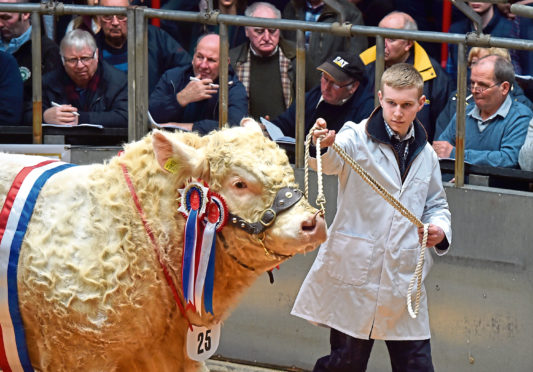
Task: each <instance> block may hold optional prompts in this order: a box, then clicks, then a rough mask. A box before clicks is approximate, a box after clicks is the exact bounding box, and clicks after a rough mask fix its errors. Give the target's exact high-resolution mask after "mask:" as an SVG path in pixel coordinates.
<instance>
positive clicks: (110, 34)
mask: <svg viewBox="0 0 533 372" xmlns="http://www.w3.org/2000/svg"><path fill="white" fill-rule="evenodd" d="M100 5H101V6H124V7H126V6H128V5H129V2H128V0H101V1H100ZM98 20H99V22H100V26H101V27H102V29H101V30H100V32H99V33H98V34H96V43H97V45H98V49H99V51H100V53H101V57H102V59H104V60H106V61H107V62H108V63H110V64H111V65H113V66H114V67H116V68H118V69H119V70H122V71H127V70H128V39H127V37H128V17H126V16H125V15H103V16H98ZM190 62H191V57H190V56H189V54H188V53H187V51H185V50H184V49H183V48H182V46H181V45H180V44H179V43H178V42H177V41H176V40H174V39H173V38H172V36H170V35H169V34H168V33H166V32H165V31H163V30H161V29H160V28H158V27H154V26H151V25H148V92H149V93H151V92H153V90H154V88H155V85H156V84H157V82H158V81H159V79H160V78H161V75H163V73H164V72H165V71H167V70H168V69H170V68H173V67H178V66H181V67H183V66H187V65H188V64H189V63H190Z"/></svg>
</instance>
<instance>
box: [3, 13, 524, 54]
mask: <svg viewBox="0 0 533 372" xmlns="http://www.w3.org/2000/svg"><path fill="white" fill-rule="evenodd" d="M57 4H58V6H57V7H56V8H47V6H46V4H19V3H1V4H0V11H4V12H41V13H45V14H52V13H54V12H55V13H56V14H100V15H102V14H103V15H105V14H121V15H126V9H127V8H126V7H102V6H85V5H63V4H62V3H57ZM513 6H514V5H513ZM526 8H527V7H526ZM54 9H55V10H54ZM144 15H145V17H147V18H161V19H168V20H176V21H187V22H200V23H210V24H213V23H214V22H215V23H217V22H218V23H225V24H227V25H239V26H251V27H269V28H272V27H275V28H279V29H282V30H293V31H294V30H298V29H301V30H304V31H313V32H326V33H335V34H337V35H338V34H346V35H347V36H348V35H352V36H354V35H363V36H378V35H379V36H382V37H384V38H393V39H412V40H415V39H416V40H419V41H425V42H434V43H448V44H459V43H463V42H465V43H466V45H469V46H481V47H501V48H510V49H523V50H533V41H532V40H522V39H511V38H501V37H491V36H489V35H484V34H479V35H477V36H472V35H469V36H467V37H466V38H465V35H464V34H449V33H443V32H436V31H409V30H396V29H390V28H380V27H373V26H354V25H351V27H349V32H348V31H347V30H348V28H347V27H346V25H339V24H338V23H333V24H325V23H319V22H305V21H297V20H290V19H267V18H254V17H245V16H236V15H227V14H218V13H216V12H212V13H198V12H184V11H173V10H161V9H152V8H145V9H144Z"/></svg>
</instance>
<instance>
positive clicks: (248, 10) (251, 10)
mask: <svg viewBox="0 0 533 372" xmlns="http://www.w3.org/2000/svg"><path fill="white" fill-rule="evenodd" d="M259 7H265V8H268V9H270V10H272V12H273V13H274V15H275V16H276V18H281V12H280V11H279V9H278V8H276V7H275V6H274V5H272V4H270V3H265V2H264V1H258V2H256V3H253V4H252V5H250V6H249V7H247V8H246V9H245V10H244V15H245V16H246V17H253V14H254V13H255V11H256V10H257V8H259Z"/></svg>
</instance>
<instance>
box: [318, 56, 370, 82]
mask: <svg viewBox="0 0 533 372" xmlns="http://www.w3.org/2000/svg"><path fill="white" fill-rule="evenodd" d="M316 69H317V70H320V71H323V72H325V73H327V74H329V75H331V77H333V79H335V80H337V81H347V80H357V81H361V82H363V80H364V79H365V75H364V74H365V67H364V66H363V62H362V61H361V59H360V58H359V56H358V55H357V54H355V53H349V52H338V53H335V54H333V55H332V56H330V57H328V59H326V61H325V62H324V63H322V64H321V65H320V66H318V67H317V68H316Z"/></svg>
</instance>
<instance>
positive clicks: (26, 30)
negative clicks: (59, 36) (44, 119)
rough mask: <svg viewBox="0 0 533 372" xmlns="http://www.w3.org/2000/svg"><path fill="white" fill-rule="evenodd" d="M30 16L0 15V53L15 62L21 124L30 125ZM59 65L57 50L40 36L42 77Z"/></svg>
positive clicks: (1, 0)
mask: <svg viewBox="0 0 533 372" xmlns="http://www.w3.org/2000/svg"><path fill="white" fill-rule="evenodd" d="M25 2H27V1H26V0H0V3H25ZM31 30H32V26H31V23H30V13H8V12H0V32H1V34H2V40H1V42H0V50H2V51H4V52H7V53H9V54H11V55H12V56H13V57H15V59H16V60H17V63H18V66H19V72H20V76H21V78H22V81H23V83H24V103H23V117H22V124H27V125H31V123H32V121H33V120H32V118H33V101H32V97H33V94H32V89H33V88H32V59H31V56H32V42H31ZM60 65H61V60H60V58H59V47H58V46H57V44H56V43H55V42H53V41H52V40H51V39H49V38H48V37H47V36H46V35H45V33H44V32H43V33H42V35H41V71H42V73H43V74H45V73H47V72H49V71H52V70H54V69H56V68H57V66H60Z"/></svg>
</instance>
